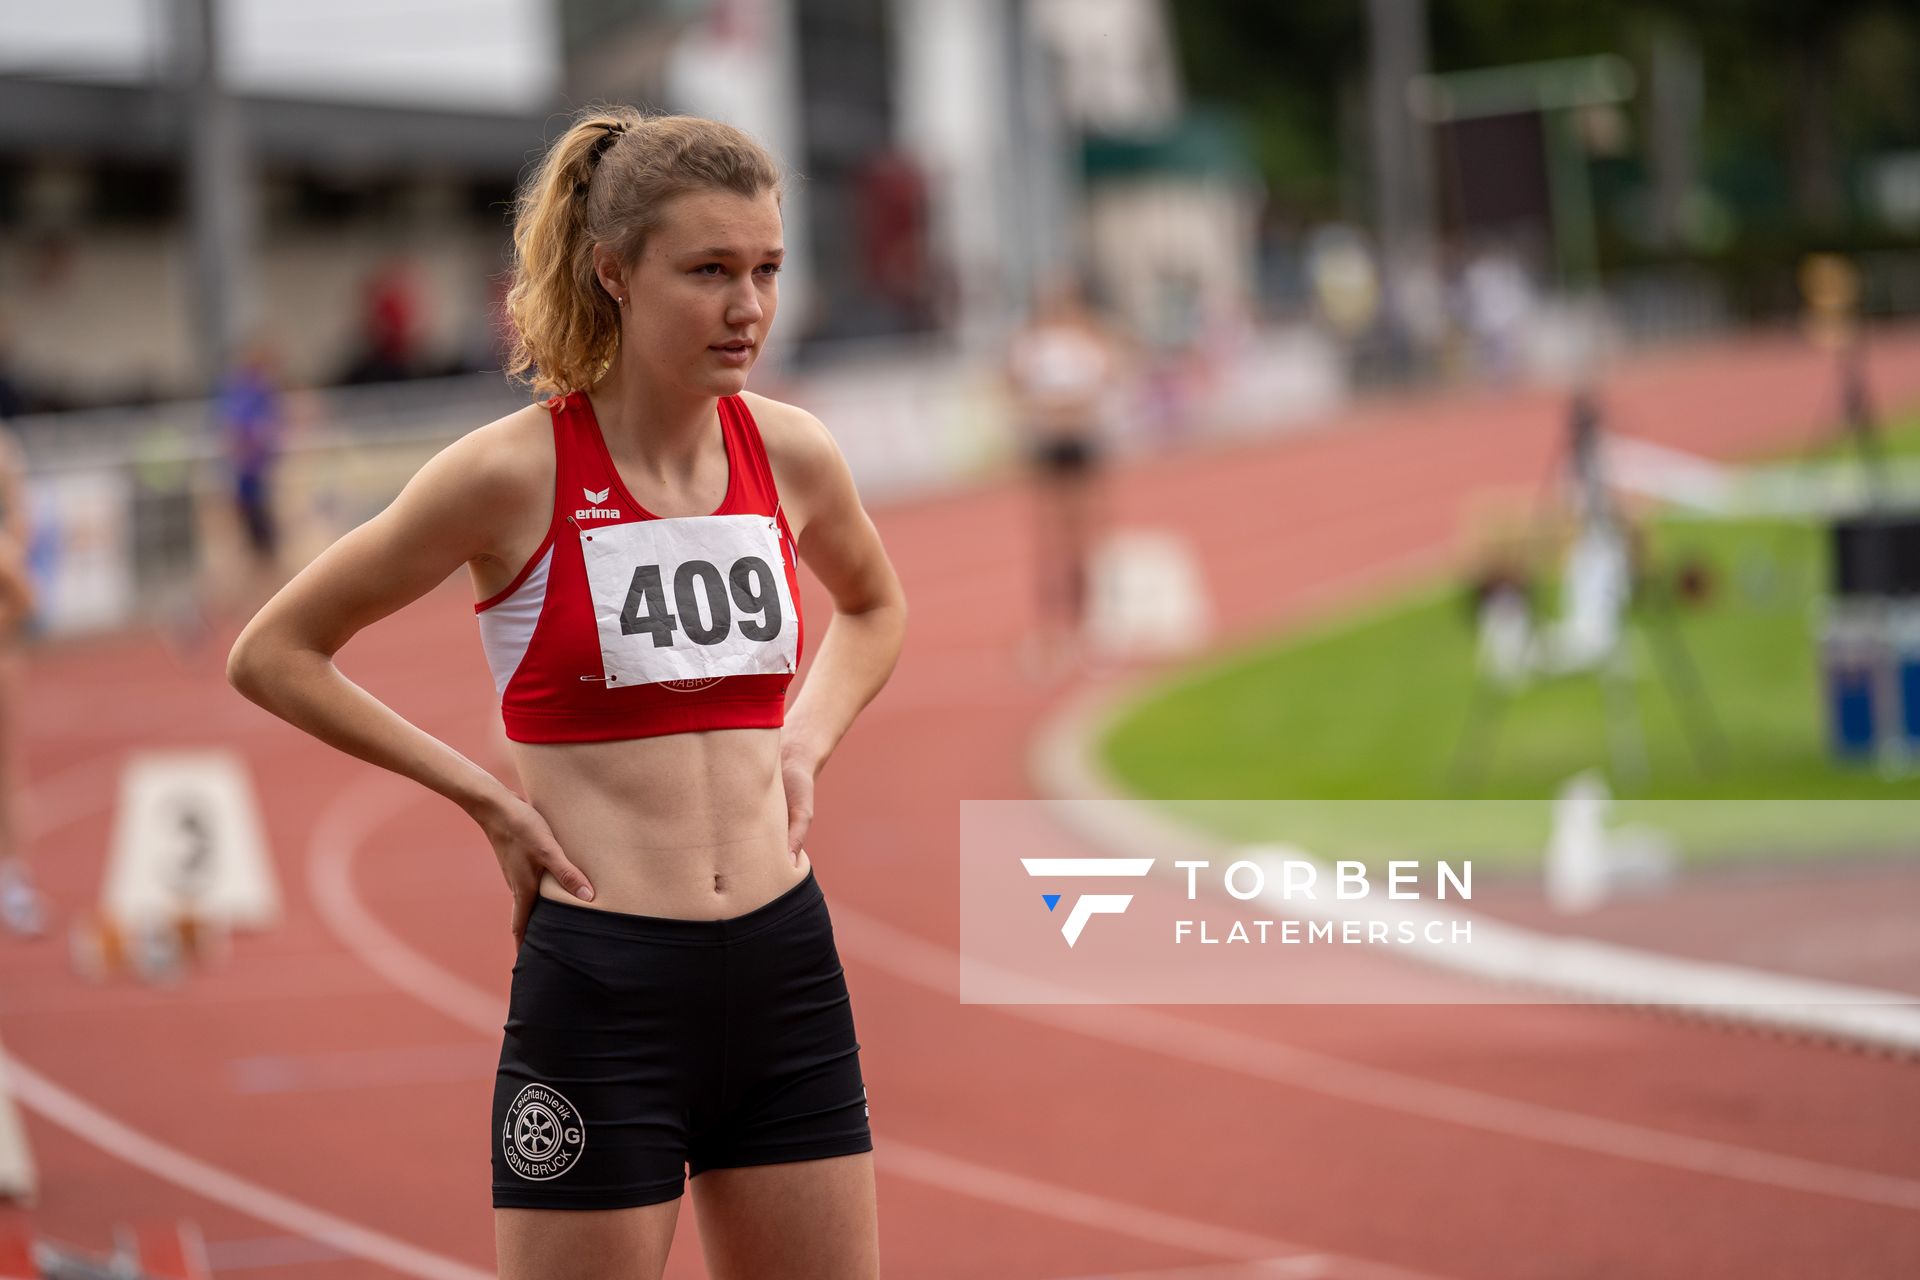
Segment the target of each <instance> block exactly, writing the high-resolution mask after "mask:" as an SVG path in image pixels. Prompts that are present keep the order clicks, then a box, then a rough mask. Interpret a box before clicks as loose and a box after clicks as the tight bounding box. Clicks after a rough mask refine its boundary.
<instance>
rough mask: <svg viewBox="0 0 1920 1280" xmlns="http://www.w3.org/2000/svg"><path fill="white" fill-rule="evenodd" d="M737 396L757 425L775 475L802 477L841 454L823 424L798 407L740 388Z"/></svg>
mask: <svg viewBox="0 0 1920 1280" xmlns="http://www.w3.org/2000/svg"><path fill="white" fill-rule="evenodd" d="M740 399H741V401H742V402H743V403H745V404H746V406H747V411H748V412H749V413H751V414H752V415H753V422H754V425H755V426H757V427H759V428H760V442H761V444H763V445H764V446H765V447H766V450H767V460H768V461H769V462H770V463H772V464H773V468H774V471H775V473H776V474H777V475H779V476H785V475H789V474H791V475H794V476H798V477H802V478H805V477H807V476H809V475H811V474H813V473H814V472H815V471H817V470H818V469H819V468H821V467H824V466H830V465H832V463H833V462H834V461H835V460H836V459H837V458H838V457H839V456H840V451H839V449H838V447H837V446H835V444H834V443H833V436H832V435H831V434H830V433H829V432H828V431H827V427H826V424H825V423H823V422H821V421H820V419H818V418H816V417H814V416H813V415H812V414H811V413H808V412H807V411H806V410H805V409H802V408H801V407H800V406H798V405H792V404H787V403H785V402H784V401H780V400H774V399H772V398H770V397H768V396H763V395H757V394H755V393H754V392H751V391H742V392H741V393H740Z"/></svg>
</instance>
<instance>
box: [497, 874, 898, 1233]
mask: <svg viewBox="0 0 1920 1280" xmlns="http://www.w3.org/2000/svg"><path fill="white" fill-rule="evenodd" d="M866 1092H867V1091H866V1085H865V1083H864V1082H863V1081H862V1079H861V1075H860V1043H859V1041H858V1040H857V1039H855V1038H854V1030H853V1005H852V1002H851V1001H850V1000H849V999H848V997H847V982H846V977H845V975H844V974H843V973H842V972H841V969H840V956H839V953H838V952H837V951H836V950H835V948H834V945H833V922H832V921H831V920H830V919H829V918H828V916H827V902H826V898H825V897H824V896H823V895H822V894H821V892H820V886H819V884H818V883H817V882H816V881H815V880H814V876H813V872H812V871H811V870H809V871H808V872H807V878H806V879H804V880H802V881H801V882H800V883H799V884H797V885H795V886H794V887H793V888H791V889H789V890H787V891H786V892H785V893H783V894H781V895H780V896H779V897H777V898H775V899H774V900H773V901H771V902H769V903H766V904H765V905H763V906H759V907H756V908H754V909H753V910H752V911H749V912H747V913H746V914H745V915H742V916H735V917H733V918H732V919H730V920H675V919H669V918H666V917H660V916H641V915H632V914H629V913H626V912H615V911H604V910H600V909H597V908H594V907H585V906H575V905H574V904H572V903H567V902H558V901H555V900H553V899H551V898H545V897H542V898H538V899H536V900H535V902H534V905H533V914H532V915H531V917H529V919H528V921H527V932H526V936H525V938H524V939H523V940H522V942H521V944H520V954H519V958H518V959H517V960H516V961H515V962H514V966H513V997H512V1003H511V1005H510V1006H509V1009H508V1012H507V1025H506V1037H505V1040H504V1042H503V1043H502V1044H501V1047H500V1070H499V1074H498V1075H497V1076H496V1077H495V1079H494V1088H493V1205H494V1207H495V1208H496V1209H499V1208H509V1207H511V1208H533V1209H617V1208H625V1207H628V1206H632V1205H642V1204H656V1203H659V1202H660V1201H663V1200H672V1199H674V1198H675V1197H677V1196H679V1195H680V1194H681V1191H682V1189H683V1187H684V1180H685V1178H686V1177H687V1176H688V1174H689V1170H690V1173H691V1176H693V1177H698V1176H699V1175H700V1174H702V1173H704V1172H705V1171H707V1170H708V1169H731V1168H736V1167H739V1166H742V1165H756V1164H776V1163H781V1162H784V1161H789V1160H817V1159H821V1158H823V1157H826V1156H840V1155H851V1154H853V1153H855V1152H860V1151H871V1150H873V1138H872V1135H871V1133H870V1131H869V1130H868V1127H867V1103H866Z"/></svg>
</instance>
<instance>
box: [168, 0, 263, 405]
mask: <svg viewBox="0 0 1920 1280" xmlns="http://www.w3.org/2000/svg"><path fill="white" fill-rule="evenodd" d="M173 18H174V58H175V63H174V70H175V78H176V83H177V85H178V88H179V94H180V101H181V105H182V107H183V110H182V112H181V118H182V119H183V121H184V122H185V125H186V130H187V138H186V143H187V148H186V149H187V175H186V176H187V234H188V241H189V249H190V252H189V260H190V263H191V285H190V288H191V292H192V302H191V306H192V331H193V335H194V345H195V353H194V354H195V365H196V373H197V376H198V379H199V382H200V385H201V388H202V389H204V390H210V389H211V388H213V387H214V386H215V385H216V384H217V382H218V379H219V377H220V375H221V373H222V371H224V369H225V368H226V366H227V363H228V361H229V360H230V359H231V357H232V354H233V348H234V346H235V344H236V343H237V342H238V340H239V337H240V328H241V307H242V304H243V298H244V284H245V278H246V264H247V261H248V258H249V256H250V253H251V248H252V245H251V239H252V227H251V225H250V218H249V211H248V207H247V203H248V201H247V198H248V190H247V169H246V159H245V156H244V154H243V151H242V138H241V132H240V118H239V114H238V112H237V110H236V109H235V104H234V103H233V101H232V99H231V98H229V97H228V95H227V93H226V90H225V88H224V86H223V85H222V82H221V74H220V57H219V49H220V40H219V30H218V13H217V5H216V0H174V4H173Z"/></svg>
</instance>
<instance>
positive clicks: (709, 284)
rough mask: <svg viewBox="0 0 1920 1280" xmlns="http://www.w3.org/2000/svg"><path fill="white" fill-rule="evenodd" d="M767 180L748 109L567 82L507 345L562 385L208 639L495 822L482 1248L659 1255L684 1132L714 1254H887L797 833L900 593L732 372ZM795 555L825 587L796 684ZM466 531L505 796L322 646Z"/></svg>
mask: <svg viewBox="0 0 1920 1280" xmlns="http://www.w3.org/2000/svg"><path fill="white" fill-rule="evenodd" d="M779 197H780V180H779V173H778V170H777V169H776V167H775V165H774V163H773V161H772V160H771V158H770V157H769V156H768V155H767V153H766V152H765V151H763V150H762V149H761V148H760V147H759V146H758V145H757V144H756V143H755V142H753V141H752V140H751V139H750V138H748V137H747V136H746V135H744V134H742V133H740V132H739V131H737V130H735V129H732V128H730V127H727V126H725V125H720V124H715V123H712V122H710V121H705V120H698V119H692V118H687V117H672V116H669V117H648V116H644V115H642V114H641V113H639V112H637V111H634V110H632V109H630V108H624V107H617V108H610V109H605V110H596V111H592V112H589V113H587V114H584V115H582V116H581V117H579V118H578V119H577V120H576V121H575V122H574V124H573V126H572V127H571V128H570V129H569V130H568V131H567V132H566V134H565V135H564V136H563V137H562V138H561V139H560V140H559V142H558V143H557V144H555V146H554V147H553V149H552V150H551V152H550V153H549V154H548V155H547V157H546V159H545V161H544V163H543V165H542V167H541V168H540V170H539V172H538V173H537V174H536V175H535V176H534V178H533V179H532V181H531V182H530V183H529V184H528V186H527V187H526V188H525V189H524V190H523V192H522V194H521V197H520V201H519V208H518V211H517V219H516V226H515V230H514V241H515V249H516V257H517V261H516V275H515V281H514V285H513V288H512V291H511V293H510V301H509V307H510V311H511V314H512V317H513V320H514V324H515V328H516V330H517V336H518V341H519V344H520V346H519V349H518V350H517V352H516V356H515V362H514V367H513V368H512V370H511V371H512V372H515V373H522V374H524V373H526V372H527V371H528V370H529V369H531V370H532V371H533V372H532V374H531V381H532V382H533V384H534V386H535V387H536V388H537V389H538V390H540V391H542V392H545V393H548V394H549V395H550V396H551V398H550V399H548V400H547V401H546V402H544V403H541V404H536V405H533V406H530V407H528V408H526V409H523V410H520V411H519V412H517V413H514V414H511V415H509V416H508V417H506V418H502V419H501V420H499V421H498V422H493V423H490V424H488V425H487V426H484V427H481V428H480V429H478V430H476V431H474V432H473V433H471V434H470V435H468V436H466V437H465V438H463V439H461V440H459V441H457V442H456V443H454V444H453V445H450V446H449V447H448V448H447V449H446V450H444V451H443V452H441V453H440V454H439V455H438V456H436V457H435V458H433V459H432V460H431V461H430V462H428V463H427V464H426V465H425V466H424V467H423V468H421V470H420V472H419V474H418V475H416V476H415V477H414V478H413V480H412V481H411V482H410V483H409V484H408V485H407V487H406V489H405V490H404V491H403V492H402V493H401V495H400V496H399V497H398V498H397V499H395V501H394V503H393V505H392V506H390V507H388V508H387V509H386V510H385V511H384V512H382V513H381V514H380V515H378V516H376V517H374V518H373V519H372V520H370V521H368V522H367V523H366V524H365V525H362V526H361V527H360V528H358V529H356V530H354V531H353V532H351V533H349V534H347V535H346V536H345V537H343V538H341V539H340V541H339V542H337V543H336V544H334V546H333V547H331V548H330V549H329V550H327V551H326V552H325V553H324V554H322V555H321V556H320V557H319V558H318V559H317V560H315V561H314V562H313V564H312V565H310V566H309V567H308V568H307V569H305V570H304V571H303V572H301V573H300V574H299V575H298V576H297V577H296V578H294V580H293V581H292V582H290V583H289V584H288V585H287V586H286V588H285V589H283V590H282V591H281V592H280V593H279V594H278V595H277V596H275V597H274V598H273V599H272V600H271V601H269V602H268V604H267V605H266V606H265V607H264V608H263V609H262V610H261V611H260V613H259V614H258V616H256V617H255V618H254V619H253V621H252V622H251V623H250V624H249V625H248V626H247V628H246V630H245V631H244V632H243V633H242V634H241V636H240V638H239V640H238V641H237V642H236V644H235V646H234V649H233V653H232V656H231V658H230V659H229V664H228V672H229V677H230V678H231V679H232V681H233V683H234V684H235V685H236V686H237V687H238V688H239V689H240V690H241V691H242V692H243V693H245V694H246V695H247V696H248V697H250V698H252V699H253V700H254V701H256V702H259V703H260V704H261V705H263V706H265V707H266V708H267V709H269V710H271V711H273V712H274V713H276V714H278V715H280V716H282V717H284V718H286V719H287V720H289V721H291V722H292V723H293V724H295V725H297V726H299V727H300V728H302V729H305V730H306V731H308V732H310V733H312V734H314V735H315V736H317V737H319V738H321V739H323V740H324V741H326V742H328V743H329V744H331V745H333V746H336V747H339V748H340V749H342V750H344V751H347V752H350V753H351V754H354V755H356V756H359V757H361V758H363V759H366V760H370V761H372V762H373V763H375V764H378V765H382V766H384V767H386V768H389V769H392V770H394V771H396V772H398V773H402V774H405V775H406V776H407V777H410V778H413V779H415V780H417V781H419V782H420V783H422V784H423V785H425V786H428V787H430V788H432V789H433V790H434V791H437V792H439V793H440V794H442V795H444V796H446V797H448V798H449V799H451V800H453V801H454V802H456V803H457V804H459V805H460V806H461V808H462V809H464V810H465V811H466V812H467V813H468V814H469V815H470V816H471V817H472V818H473V819H474V820H475V821H476V822H477V823H478V824H479V826H480V828H481V830H482V831H484V832H485V833H486V836H487V839H488V840H489V841H490V842H491V843H492V845H493V850H494V854H495V856H496V857H497V858H498V859H499V862H500V867H501V870H502V871H503V872H504V873H505V876H506V880H507V884H508V885H509V887H510V888H511V889H512V891H513V915H512V931H513V936H514V939H515V942H516V945H517V948H518V958H517V961H516V963H515V965H514V970H513V988H512V997H511V1004H510V1007H509V1011H508V1015H507V1023H506V1034H505V1039H504V1042H503V1045H502V1048H501V1055H500V1068H499V1074H498V1077H497V1080H496V1085H495V1091H494V1105H493V1118H492V1132H491V1138H492V1144H493V1204H494V1206H495V1209H496V1212H495V1215H494V1220H495V1234H496V1244H497V1248H498V1255H499V1266H500V1274H501V1276H502V1277H504V1278H505V1280H530V1278H534V1277H538V1278H539V1280H567V1278H569V1277H603V1276H604V1277H614V1276H619V1277H623V1278H624V1277H633V1276H658V1275H659V1274H660V1273H661V1269H662V1267H663V1266H664V1265H665V1260H666V1256H667V1249H668V1245H669V1243H670V1242H671V1239H672V1235H673V1229H674V1222H675V1218H676V1216H677V1212H678V1206H679V1197H680V1195H681V1193H682V1190H683V1187H684V1185H685V1184H684V1182H683V1178H684V1177H685V1176H686V1174H685V1172H684V1170H686V1169H688V1168H690V1170H691V1175H692V1185H693V1189H694V1198H695V1200H696V1202H697V1208H698V1216H699V1223H700V1236H701V1244H702V1246H703V1248H704V1251H705V1253H706V1257H707V1265H708V1268H709V1270H710V1271H711V1272H712V1274H713V1275H714V1276H716V1277H720V1278H726V1277H742V1278H744V1277H754V1278H756V1280H759V1278H761V1277H834V1278H835V1280H843V1278H847V1277H870V1276H875V1275H877V1274H878V1268H879V1263H878V1250H879V1244H878V1228H877V1226H876V1213H875V1206H874V1179H873V1166H872V1155H871V1152H872V1139H871V1137H870V1136H869V1131H868V1123H867V1109H866V1102H865V1093H866V1090H865V1086H864V1084H863V1082H862V1079H861V1074H860V1062H859V1048H860V1046H859V1043H858V1041H857V1040H856V1039H855V1036H854V1025H853V1015H852V1009H851V1005H850V1003H849V1000H848V995H847V987H846V981H845V978H844V976H843V975H842V972H841V968H840V963H839V959H838V956H837V953H836V951H835V947H834V942H833V931H832V925H831V922H830V921H829V919H828V916H827V909H826V905H825V902H824V899H823V898H822V896H821V891H820V888H819V886H818V884H817V883H816V881H815V878H814V873H813V870H812V867H811V864H810V861H809V860H808V858H807V856H806V854H805V851H804V850H803V849H802V847H801V846H802V841H803V838H804V836H805V834H806V831H807V827H808V825H809V822H810V818H811V813H812V809H813V788H814V777H815V775H816V774H817V773H818V772H819V769H820V767H821V765H822V764H823V762H824V761H825V760H826V759H827V757H828V756H829V755H830V754H831V753H832V751H833V749H834V747H835V745H836V744H837V743H838V742H839V740H840V738H841V736H842V735H843V734H844V733H845V732H846V730H847V727H848V725H849V724H850V723H851V722H852V720H853V718H854V716H855V715H856V714H858V713H859V711H860V709H861V708H862V707H863V706H865V705H866V703H867V702H868V701H869V700H870V699H871V698H872V697H873V696H874V694H875V693H876V692H878V690H879V689H880V687H881V685H882V684H884V683H885V681H886V679H887V677H888V675H889V673H890V672H891V671H892V668H893V664H894V660H895V657H896V656H897V654H898V652H899V649H900V643H901V637H902V634H903V631H904V627H905V619H906V605H905V600H904V597H903V596H902V593H901V589H900V584H899V581H898V579H897V578H896V577H895V575H894V572H893V569H892V567H891V565H890V564H889V563H888V561H887V557H886V553H885V551H884V550H883V549H882V547H881V544H880V540H879V537H878V535H877V534H876V533H875V531H874V528H873V525H872V523H871V522H870V521H869V520H868V518H867V516H866V513H865V512H864V511H863V510H862V508H861V505H860V501H859V498H858V497H857V495H856V494H855V492H854V486H853V482H852V480H851V478H850V476H849V474H848V470H847V466H846V463H845V461H844V460H843V459H842V458H841V456H840V454H839V451H838V450H837V449H836V448H835V446H834V443H833V441H832V439H831V437H829V436H828V434H827V432H826V430H825V429H824V428H823V427H822V426H821V425H820V423H819V422H818V421H817V420H815V419H814V418H812V417H811V416H809V415H808V414H806V413H804V412H802V411H801V410H799V409H795V408H792V407H790V406H788V405H784V404H780V403H777V402H775V401H772V400H768V399H765V398H763V397H760V396H755V395H749V394H743V393H742V388H743V387H744V385H745V383H746V380H747V374H748V372H749V371H750V370H751V369H752V367H753V364H754V361H755V359H756V358H757V357H758V355H759V353H760V350H761V347H762V345H763V344H764V343H765V342H766V339H767V331H768V329H769V328H770V327H771V326H772V324H773V318H774V309H775V300H776V298H777V294H778V291H777V289H776V287H775V273H776V272H777V271H778V269H779V265H780V258H781V253H782V246H781V220H780V205H779ZM796 556H797V558H798V559H802V560H805V561H806V562H807V564H808V566H809V567H810V568H811V569H812V570H813V571H814V573H815V574H816V576H818V577H819V579H820V581H821V582H822V583H823V584H824V585H825V587H826V589H827V591H828V593H829V594H830V595H831V597H832V600H833V605H834V611H833V619H832V626H831V627H829V628H828V629H827V631H826V634H825V638H824V640H823V641H822V642H821V643H820V646H819V652H818V654H817V656H816V658H815V660H814V665H813V670H812V673H811V675H810V676H809V678H808V680H807V683H806V686H805V688H804V689H803V691H802V692H801V694H800V696H799V697H798V698H797V699H795V702H794V706H793V709H792V711H791V712H790V713H786V714H784V716H783V711H784V696H785V690H786V686H787V683H788V681H789V680H790V679H791V677H792V673H793V670H794V667H795V665H796V663H797V662H798V660H799V656H800V649H801V639H802V637H801V618H800V613H799V605H800V593H799V589H798V581H797V578H796V576H795V569H796V564H795V560H796ZM463 564H464V565H466V566H467V567H468V569H469V571H470V572H471V574H472V578H473V583H474V591H475V594H476V595H477V597H478V598H479V603H478V604H477V605H476V606H475V607H476V609H477V611H478V614H479V620H480V631H481V639H482V641H483V643H484V647H485V650H486V655H487V660H488V662H489V664H490V666H491V667H492V670H493V676H494V681H495V684H496V685H497V686H498V688H499V691H500V694H501V705H502V715H503V719H504V722H505V727H506V732H507V736H508V738H509V739H511V741H512V743H513V746H512V748H511V750H512V752H513V756H514V762H515V764H516V765H517V767H518V769H519V773H520V777H521V780H522V782H523V784H524V786H525V789H526V799H525V800H522V799H521V798H520V797H519V796H517V795H515V794H514V793H513V792H511V791H509V790H508V789H507V788H506V787H505V786H504V785H502V784H501V783H500V782H499V781H497V780H496V779H495V778H493V777H492V776H490V775H489V774H488V773H486V772H485V771H484V770H482V769H481V768H479V767H478V766H477V765H475V764H474V763H472V762H471V761H469V760H467V759H466V758H465V757H463V756H461V755H460V754H459V753H458V752H455V751H454V750H452V749H451V748H449V747H448V746H446V745H445V744H444V743H442V742H440V741H438V740H437V739H435V738H433V737H431V736H430V735H428V734H426V733H424V732H423V731H421V730H420V729H418V728H415V727H414V726H413V725H411V724H409V723H407V722H406V721H405V720H403V719H401V718H400V717H399V716H398V715H396V714H395V713H394V712H392V711H391V710H389V709H388V708H387V707H385V706H384V705H382V704H381V703H380V702H378V701H376V700H375V699H373V698H372V697H370V696H369V695H368V694H366V693H365V692H364V691H362V690H361V689H359V688H358V687H356V686H355V685H353V684H352V683H351V682H349V681H348V680H347V679H346V678H345V677H343V676H342V675H341V674H340V672H339V671H338V670H337V669H336V668H335V667H334V665H333V662H332V655H333V654H334V652H335V651H337V650H338V649H339V648H340V646H341V645H343V644H344V643H345V642H346V641H347V640H348V639H349V638H350V637H351V636H352V635H353V634H354V633H355V632H357V631H358V630H359V629H360V628H362V627H365V626H367V625H368V624H369V623H372V622H374V621H375V620H377V619H379V618H381V617H384V616H385V615H387V614H389V613H392V612H393V611H394V610H396V609H398V608H400V607H401V606H402V605H404V604H406V603H408V602H409V601H411V600H414V599H416V598H418V597H419V596H421V595H422V594H424V593H425V592H427V591H428V590H430V589H431V588H433V587H434V586H435V585H436V584H438V583H440V582H441V581H442V580H443V579H444V578H445V577H446V576H447V574H448V573H450V572H451V571H453V570H454V569H456V568H458V567H459V566H461V565H463Z"/></svg>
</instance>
